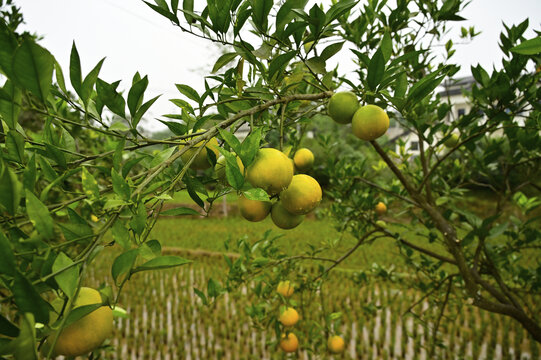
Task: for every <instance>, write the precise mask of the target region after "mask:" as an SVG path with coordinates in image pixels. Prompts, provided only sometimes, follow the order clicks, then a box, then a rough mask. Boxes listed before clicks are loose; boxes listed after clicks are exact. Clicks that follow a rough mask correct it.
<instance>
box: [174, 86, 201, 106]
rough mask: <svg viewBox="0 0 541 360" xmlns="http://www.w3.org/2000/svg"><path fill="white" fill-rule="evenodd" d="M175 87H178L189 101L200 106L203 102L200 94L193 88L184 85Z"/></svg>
mask: <svg viewBox="0 0 541 360" xmlns="http://www.w3.org/2000/svg"><path fill="white" fill-rule="evenodd" d="M175 86H176V87H177V89H178V91H180V93H181V94H183V95H185V96H186V97H187V98H188V99H191V100H193V101H195V102H196V103H198V104H199V103H200V102H201V98H200V97H199V94H198V93H197V91H195V90H194V89H193V88H192V87H191V86H189V85H184V84H175Z"/></svg>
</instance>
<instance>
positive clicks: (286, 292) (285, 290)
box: [276, 280, 295, 298]
mask: <svg viewBox="0 0 541 360" xmlns="http://www.w3.org/2000/svg"><path fill="white" fill-rule="evenodd" d="M276 292H277V293H278V294H281V295H282V296H283V297H285V298H288V297H290V296H291V295H293V293H294V292H295V289H294V288H293V285H292V284H291V283H290V282H289V280H286V281H280V282H279V283H278V286H277V287H276Z"/></svg>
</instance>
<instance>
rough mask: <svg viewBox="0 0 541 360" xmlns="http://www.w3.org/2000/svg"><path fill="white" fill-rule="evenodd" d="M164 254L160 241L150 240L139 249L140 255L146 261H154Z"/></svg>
mask: <svg viewBox="0 0 541 360" xmlns="http://www.w3.org/2000/svg"><path fill="white" fill-rule="evenodd" d="M161 254H162V245H161V244H160V242H159V241H158V240H148V241H146V242H145V243H144V244H143V245H142V246H141V247H140V248H139V255H141V257H143V258H144V259H145V260H150V259H154V258H155V257H158V256H160V255H161Z"/></svg>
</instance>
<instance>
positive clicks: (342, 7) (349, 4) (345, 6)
mask: <svg viewBox="0 0 541 360" xmlns="http://www.w3.org/2000/svg"><path fill="white" fill-rule="evenodd" d="M357 2H358V1H357V0H341V1H338V2H336V4H334V5H333V6H331V8H330V9H329V11H327V15H326V23H327V24H330V23H331V22H333V21H334V20H336V19H338V18H339V17H340V16H342V15H343V14H345V13H346V12H347V11H349V10H350V9H351V8H353V7H354V6H355V5H356V4H357Z"/></svg>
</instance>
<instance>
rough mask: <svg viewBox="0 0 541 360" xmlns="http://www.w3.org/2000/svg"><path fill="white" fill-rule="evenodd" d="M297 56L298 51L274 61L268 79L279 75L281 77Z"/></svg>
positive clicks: (270, 66)
mask: <svg viewBox="0 0 541 360" xmlns="http://www.w3.org/2000/svg"><path fill="white" fill-rule="evenodd" d="M296 54H297V52H296V51H290V52H287V53H285V54H282V55H279V56H277V57H276V58H275V59H274V60H272V61H271V63H270V65H269V74H268V78H269V79H272V78H274V76H275V75H277V74H278V76H280V74H281V73H282V72H283V71H284V69H285V67H286V66H287V64H289V62H290V61H291V59H293V58H294V57H295V55H296Z"/></svg>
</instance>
